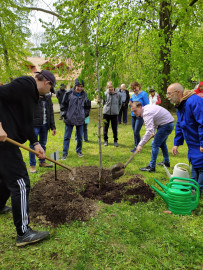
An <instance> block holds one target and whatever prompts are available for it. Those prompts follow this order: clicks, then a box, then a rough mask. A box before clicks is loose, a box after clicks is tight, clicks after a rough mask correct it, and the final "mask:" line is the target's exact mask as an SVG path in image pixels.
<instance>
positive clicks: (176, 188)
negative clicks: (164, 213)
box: [151, 177, 200, 215]
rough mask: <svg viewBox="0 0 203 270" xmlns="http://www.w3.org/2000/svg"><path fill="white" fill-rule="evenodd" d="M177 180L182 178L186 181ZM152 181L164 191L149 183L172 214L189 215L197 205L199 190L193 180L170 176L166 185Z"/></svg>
mask: <svg viewBox="0 0 203 270" xmlns="http://www.w3.org/2000/svg"><path fill="white" fill-rule="evenodd" d="M174 180H175V182H174ZM177 180H184V181H187V182H184V183H183V182H176V181H177ZM154 181H155V182H156V183H157V184H158V185H159V186H160V187H161V188H162V189H163V191H164V192H161V191H160V190H158V189H157V188H155V187H154V186H153V185H151V187H152V188H153V189H154V190H155V191H156V192H157V193H158V194H159V195H160V196H161V197H162V198H163V199H164V201H165V202H166V204H167V205H168V209H169V210H170V211H171V212H172V213H173V214H179V215H191V211H192V210H194V209H195V208H196V207H197V206H198V204H199V196H200V192H199V186H198V183H197V182H196V181H195V180H193V179H188V178H182V177H172V178H171V179H170V181H169V184H167V186H164V185H163V184H161V183H160V182H159V181H158V180H156V179H154ZM191 182H192V183H191Z"/></svg>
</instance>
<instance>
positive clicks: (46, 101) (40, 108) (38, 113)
mask: <svg viewBox="0 0 203 270" xmlns="http://www.w3.org/2000/svg"><path fill="white" fill-rule="evenodd" d="M33 126H34V130H35V134H36V135H37V138H39V143H40V144H41V146H42V147H43V149H44V151H46V144H47V137H48V131H49V130H50V129H51V130H52V135H53V136H55V135H56V126H55V121H54V110H53V103H52V100H51V95H50V94H46V95H42V96H41V95H40V96H39V101H38V104H37V106H36V107H35V111H34V121H33ZM30 148H31V149H34V147H33V145H32V144H30ZM29 163H30V172H31V173H36V172H37V170H36V159H35V154H33V153H31V152H29ZM39 167H46V168H52V167H53V165H51V164H47V163H46V162H45V159H40V158H39Z"/></svg>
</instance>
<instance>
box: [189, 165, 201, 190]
mask: <svg viewBox="0 0 203 270" xmlns="http://www.w3.org/2000/svg"><path fill="white" fill-rule="evenodd" d="M191 179H194V180H196V181H197V183H198V184H199V190H200V194H202V192H203V168H193V167H192V172H191Z"/></svg>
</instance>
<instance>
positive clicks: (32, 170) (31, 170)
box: [29, 166, 37, 173]
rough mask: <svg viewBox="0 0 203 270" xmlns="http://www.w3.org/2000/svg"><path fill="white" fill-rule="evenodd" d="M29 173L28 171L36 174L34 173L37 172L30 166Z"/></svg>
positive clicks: (34, 167)
mask: <svg viewBox="0 0 203 270" xmlns="http://www.w3.org/2000/svg"><path fill="white" fill-rule="evenodd" d="M29 171H30V172H31V173H36V172H37V170H36V166H30V168H29Z"/></svg>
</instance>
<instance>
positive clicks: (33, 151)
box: [6, 138, 72, 172]
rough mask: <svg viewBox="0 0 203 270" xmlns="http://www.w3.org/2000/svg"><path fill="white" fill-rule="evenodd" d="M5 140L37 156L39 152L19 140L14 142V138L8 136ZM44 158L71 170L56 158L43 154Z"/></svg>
mask: <svg viewBox="0 0 203 270" xmlns="http://www.w3.org/2000/svg"><path fill="white" fill-rule="evenodd" d="M6 141H7V142H9V143H12V144H14V145H16V146H18V147H21V148H23V149H25V150H27V151H29V152H31V153H33V154H35V155H37V156H38V154H39V153H38V152H37V151H35V150H33V149H31V148H29V147H27V146H25V145H23V144H21V143H19V142H16V141H14V140H12V139H10V138H6ZM45 159H47V160H49V161H51V162H53V163H55V164H57V165H59V166H61V167H63V168H65V169H68V170H69V171H71V172H72V169H71V168H70V167H68V166H65V165H63V164H61V163H59V162H57V161H56V160H54V159H52V158H49V157H46V156H45Z"/></svg>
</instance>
